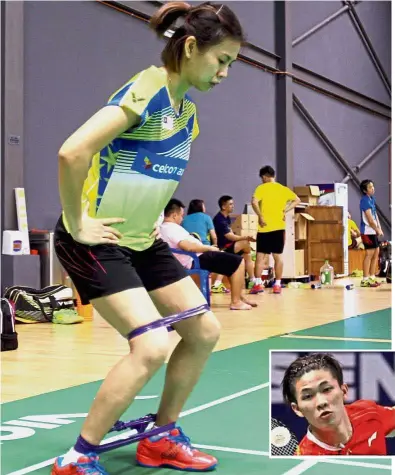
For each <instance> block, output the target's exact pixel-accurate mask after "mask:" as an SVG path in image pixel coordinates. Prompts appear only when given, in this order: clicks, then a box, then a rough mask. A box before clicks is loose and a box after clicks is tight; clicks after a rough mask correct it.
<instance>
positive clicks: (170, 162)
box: [65, 66, 199, 250]
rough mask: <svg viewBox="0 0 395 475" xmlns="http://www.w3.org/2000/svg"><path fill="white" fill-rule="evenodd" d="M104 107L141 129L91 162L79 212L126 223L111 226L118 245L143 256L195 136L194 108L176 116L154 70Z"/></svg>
mask: <svg viewBox="0 0 395 475" xmlns="http://www.w3.org/2000/svg"><path fill="white" fill-rule="evenodd" d="M108 105H117V106H120V107H123V108H125V109H127V110H130V111H133V112H134V113H135V114H137V115H138V116H139V117H140V123H139V124H138V125H137V126H135V127H133V128H131V129H129V130H126V131H125V132H124V133H122V134H121V135H120V136H118V137H117V138H115V139H114V140H113V141H112V142H111V143H110V144H109V145H108V146H106V147H105V148H103V150H101V151H100V152H99V153H97V154H96V155H95V156H94V157H93V160H92V164H91V167H90V169H89V173H88V176H87V178H86V180H85V183H84V187H83V191H82V197H81V199H82V209H83V211H84V212H85V213H87V214H88V215H89V216H91V217H96V218H107V217H121V218H125V219H126V222H125V223H123V224H117V225H114V227H116V228H117V229H119V231H120V232H121V233H122V235H123V238H122V239H121V241H120V243H119V244H120V245H121V246H127V247H129V248H131V249H135V250H144V249H147V248H148V247H150V246H151V244H152V242H153V241H154V239H153V238H150V234H151V233H152V231H153V229H154V225H155V222H156V221H157V219H158V217H159V215H160V213H161V212H162V211H163V209H164V207H165V206H166V204H167V203H168V201H169V199H170V198H171V197H172V196H173V194H174V192H175V190H176V188H177V186H178V184H179V182H180V180H181V177H182V175H183V173H184V171H185V168H186V166H187V163H188V160H189V154H190V148H191V143H192V141H193V140H194V139H195V138H196V137H197V135H198V134H199V127H198V123H197V119H196V107H195V104H194V102H193V101H192V100H191V99H190V97H189V96H185V97H184V99H183V101H182V104H181V108H180V111H179V113H178V114H177V113H176V112H175V111H174V109H173V107H172V106H171V102H170V96H169V91H168V88H167V75H166V72H165V71H164V69H162V68H157V67H155V66H151V67H150V68H148V69H146V70H144V71H142V72H140V73H138V74H137V75H136V76H134V77H133V78H132V79H130V80H129V81H128V82H127V83H126V84H125V85H124V86H122V87H121V88H120V89H119V90H118V91H116V92H115V93H114V94H113V95H112V96H111V97H110V99H109V101H108ZM65 224H66V226H67V223H65Z"/></svg>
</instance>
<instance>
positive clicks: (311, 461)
mask: <svg viewBox="0 0 395 475" xmlns="http://www.w3.org/2000/svg"><path fill="white" fill-rule="evenodd" d="M193 446H194V447H197V448H198V449H208V450H217V451H219V452H232V453H239V454H245V455H258V456H261V457H268V458H269V459H270V460H290V459H291V457H286V458H283V457H270V454H269V452H264V451H262V450H249V449H238V448H233V447H222V446H216V445H204V444H193ZM367 457H369V456H367ZM377 457H379V456H377ZM388 457H390V456H388ZM388 457H386V458H388ZM294 458H295V459H296V460H298V461H300V463H299V465H296V466H295V467H293V468H292V469H291V470H293V469H295V468H297V467H299V466H300V465H303V464H304V465H308V464H312V465H311V466H313V465H315V464H317V463H332V464H337V465H352V466H353V467H355V466H357V467H363V468H378V469H382V470H387V469H388V470H391V465H384V464H383V465H381V464H379V463H371V462H358V461H357V460H355V461H353V460H342V459H330V458H326V457H321V458H322V460H321V458H319V457H314V458H313V457H292V459H294ZM371 458H374V459H376V457H374V456H372V457H371ZM318 459H319V460H318ZM308 468H310V467H308ZM289 473H292V474H294V473H295V475H296V473H299V472H292V471H290V472H289ZM300 473H302V472H300ZM286 474H288V472H285V473H284V474H283V475H286Z"/></svg>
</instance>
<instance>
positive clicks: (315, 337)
mask: <svg viewBox="0 0 395 475" xmlns="http://www.w3.org/2000/svg"><path fill="white" fill-rule="evenodd" d="M280 338H296V339H299V340H303V339H306V340H333V341H358V342H362V343H363V342H366V343H392V340H386V339H381V338H357V337H348V338H347V337H341V336H318V335H295V334H293V333H287V334H284V335H281V337H280Z"/></svg>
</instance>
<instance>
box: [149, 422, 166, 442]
mask: <svg viewBox="0 0 395 475" xmlns="http://www.w3.org/2000/svg"><path fill="white" fill-rule="evenodd" d="M152 429H158V426H157V425H156V424H154V427H153V428H152ZM169 434H170V431H168V430H167V431H165V432H162V433H160V434H157V435H153V436H152V437H150V440H152V441H153V442H155V441H156V440H159V439H161V438H162V437H164V436H165V435H169Z"/></svg>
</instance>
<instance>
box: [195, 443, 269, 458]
mask: <svg viewBox="0 0 395 475" xmlns="http://www.w3.org/2000/svg"><path fill="white" fill-rule="evenodd" d="M192 445H193V446H194V447H196V448H197V449H205V450H206V449H207V450H218V451H219V452H231V453H236V454H246V455H260V456H261V457H262V456H263V457H269V452H262V451H261V450H248V449H234V448H232V447H218V446H217V445H202V444H192Z"/></svg>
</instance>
